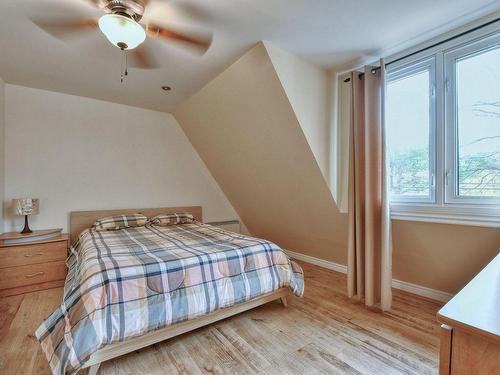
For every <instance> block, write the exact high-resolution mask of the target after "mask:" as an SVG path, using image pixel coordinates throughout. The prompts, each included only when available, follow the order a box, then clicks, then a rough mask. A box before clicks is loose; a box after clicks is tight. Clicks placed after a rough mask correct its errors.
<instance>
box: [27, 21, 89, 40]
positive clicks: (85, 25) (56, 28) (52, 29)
mask: <svg viewBox="0 0 500 375" xmlns="http://www.w3.org/2000/svg"><path fill="white" fill-rule="evenodd" d="M33 23H34V24H35V25H37V26H38V27H40V28H41V29H43V30H45V31H46V32H48V33H49V34H51V35H52V36H55V37H56V38H63V37H65V36H70V35H71V34H74V33H76V32H80V31H87V30H93V29H96V28H97V20H96V19H92V18H89V19H81V20H74V21H64V22H46V21H37V20H33Z"/></svg>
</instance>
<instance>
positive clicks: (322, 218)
mask: <svg viewBox="0 0 500 375" xmlns="http://www.w3.org/2000/svg"><path fill="white" fill-rule="evenodd" d="M174 115H175V117H176V118H177V120H178V121H179V124H180V125H181V126H182V128H183V129H184V131H185V133H186V134H187V136H188V138H189V139H190V141H191V143H192V144H193V145H194V146H195V148H196V150H197V151H198V153H199V154H200V156H201V157H202V159H203V160H204V161H205V164H206V165H207V167H208V168H209V170H210V171H211V173H212V175H213V176H214V177H215V179H216V180H217V182H218V183H219V185H220V187H221V188H222V190H223V191H224V193H225V194H226V196H227V197H228V199H229V200H230V202H231V203H232V205H233V206H234V208H235V209H236V211H237V212H238V214H239V215H240V217H241V218H242V220H243V222H245V224H246V225H247V227H248V229H249V230H250V232H251V233H252V234H254V235H256V236H259V237H263V238H267V239H270V240H272V241H275V242H276V243H278V244H279V245H281V246H282V247H284V248H287V249H289V250H294V251H299V252H303V253H307V254H309V255H312V256H316V257H319V258H323V259H328V260H331V261H334V262H338V263H345V262H346V251H345V248H346V234H347V227H346V224H347V221H346V217H345V215H340V214H339V213H338V210H337V208H336V206H335V202H334V201H333V198H332V195H331V192H330V190H329V188H328V185H327V183H326V181H325V179H324V178H323V175H322V173H321V171H320V169H319V168H318V164H317V163H316V161H315V157H314V155H313V153H312V152H311V148H310V147H309V145H308V142H307V140H306V137H305V136H304V132H303V131H302V129H301V126H300V124H299V123H298V121H297V117H296V114H295V113H294V111H293V109H292V107H291V105H290V101H289V99H288V97H287V95H286V93H285V91H284V90H283V86H282V84H281V82H280V80H279V78H278V76H277V74H276V71H275V68H274V66H273V64H272V62H271V60H270V58H269V56H268V54H267V51H266V49H265V47H264V45H263V44H258V45H256V46H255V47H254V48H253V49H251V50H250V51H249V52H247V53H246V54H245V55H244V56H243V57H241V58H240V59H239V60H238V61H236V62H235V63H234V64H233V65H232V66H230V67H229V68H228V69H227V70H226V71H224V72H223V73H222V74H221V75H219V76H218V77H217V78H215V79H214V80H213V81H212V82H210V83H209V84H208V85H206V86H205V87H204V88H203V89H201V90H200V91H199V92H198V93H196V94H195V95H194V96H192V97H191V98H190V99H189V100H187V101H186V102H185V103H183V104H182V105H181V106H180V107H179V108H178V109H177V110H176V111H175V112H174Z"/></svg>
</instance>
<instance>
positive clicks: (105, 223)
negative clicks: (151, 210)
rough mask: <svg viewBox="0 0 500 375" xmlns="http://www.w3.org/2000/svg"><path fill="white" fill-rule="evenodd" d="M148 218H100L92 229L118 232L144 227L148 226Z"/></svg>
mask: <svg viewBox="0 0 500 375" xmlns="http://www.w3.org/2000/svg"><path fill="white" fill-rule="evenodd" d="M147 221H148V218H147V217H146V216H144V215H142V214H128V215H116V216H108V217H103V218H99V219H97V220H96V221H95V223H94V225H92V228H93V229H94V230H96V231H98V232H101V231H106V230H118V229H123V228H133V227H142V226H144V225H146V223H147Z"/></svg>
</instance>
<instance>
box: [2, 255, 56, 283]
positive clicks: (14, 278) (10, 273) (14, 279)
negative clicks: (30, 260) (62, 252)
mask: <svg viewBox="0 0 500 375" xmlns="http://www.w3.org/2000/svg"><path fill="white" fill-rule="evenodd" d="M65 278H66V262H65V261H58V262H49V263H39V264H31V265H29V266H19V267H11V268H5V269H2V271H1V272H0V289H9V288H17V287H22V286H26V285H32V284H38V283H44V282H47V281H54V280H63V279H65Z"/></svg>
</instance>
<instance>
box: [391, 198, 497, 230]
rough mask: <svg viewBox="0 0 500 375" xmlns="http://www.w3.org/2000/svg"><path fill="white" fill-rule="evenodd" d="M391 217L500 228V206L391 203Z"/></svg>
mask: <svg viewBox="0 0 500 375" xmlns="http://www.w3.org/2000/svg"><path fill="white" fill-rule="evenodd" d="M391 219H394V220H408V221H425V222H430V223H443V224H459V225H472V226H479V227H492V228H500V208H499V207H498V206H495V207H491V206H478V205H475V206H473V207H471V206H463V205H461V206H459V205H446V206H437V205H432V206H431V205H425V204H420V205H417V204H402V203H393V204H391Z"/></svg>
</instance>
